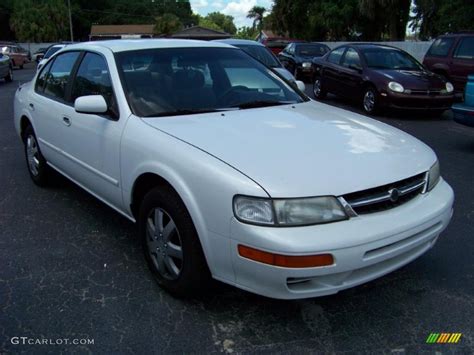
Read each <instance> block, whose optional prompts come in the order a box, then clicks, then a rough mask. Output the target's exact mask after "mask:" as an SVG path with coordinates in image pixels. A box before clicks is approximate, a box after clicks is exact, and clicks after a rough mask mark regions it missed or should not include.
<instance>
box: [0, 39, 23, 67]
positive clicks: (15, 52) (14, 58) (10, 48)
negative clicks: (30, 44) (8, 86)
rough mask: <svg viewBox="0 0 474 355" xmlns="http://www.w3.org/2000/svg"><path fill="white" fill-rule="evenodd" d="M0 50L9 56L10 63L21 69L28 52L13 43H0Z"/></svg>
mask: <svg viewBox="0 0 474 355" xmlns="http://www.w3.org/2000/svg"><path fill="white" fill-rule="evenodd" d="M0 47H1V52H2V53H3V54H5V55H7V56H9V57H10V60H11V62H12V65H13V66H14V67H18V68H20V69H23V66H24V65H25V63H27V62H28V52H27V51H26V50H25V49H23V48H21V47H20V46H17V45H14V44H0Z"/></svg>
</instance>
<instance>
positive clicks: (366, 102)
mask: <svg viewBox="0 0 474 355" xmlns="http://www.w3.org/2000/svg"><path fill="white" fill-rule="evenodd" d="M362 107H363V109H364V111H365V113H367V114H369V115H373V114H375V113H377V111H378V108H379V103H378V93H377V90H376V89H375V88H373V87H368V88H367V89H366V90H365V91H364V96H363V99H362Z"/></svg>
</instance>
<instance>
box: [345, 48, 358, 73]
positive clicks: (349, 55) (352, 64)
mask: <svg viewBox="0 0 474 355" xmlns="http://www.w3.org/2000/svg"><path fill="white" fill-rule="evenodd" d="M342 65H343V66H345V67H347V68H357V69H362V65H361V64H360V58H359V54H358V53H357V52H356V51H355V49H353V48H349V49H348V50H347V51H346V54H345V55H344V59H343V60H342Z"/></svg>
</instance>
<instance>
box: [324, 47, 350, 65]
mask: <svg viewBox="0 0 474 355" xmlns="http://www.w3.org/2000/svg"><path fill="white" fill-rule="evenodd" d="M345 49H346V47H341V48H337V49H335V50H333V51H332V52H331V53H329V56H328V62H330V63H334V64H339V62H340V61H341V57H342V54H343V53H344V51H345Z"/></svg>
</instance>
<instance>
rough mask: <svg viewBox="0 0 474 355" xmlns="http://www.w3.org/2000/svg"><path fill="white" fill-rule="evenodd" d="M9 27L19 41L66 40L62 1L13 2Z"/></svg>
mask: <svg viewBox="0 0 474 355" xmlns="http://www.w3.org/2000/svg"><path fill="white" fill-rule="evenodd" d="M10 27H11V28H12V30H13V31H14V32H15V36H16V39H17V40H19V41H24V42H30V41H31V42H54V41H61V40H67V39H68V37H69V36H68V30H69V24H68V16H67V7H66V5H65V3H64V1H63V0H36V1H32V0H15V2H14V5H13V14H12V16H11V18H10Z"/></svg>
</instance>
